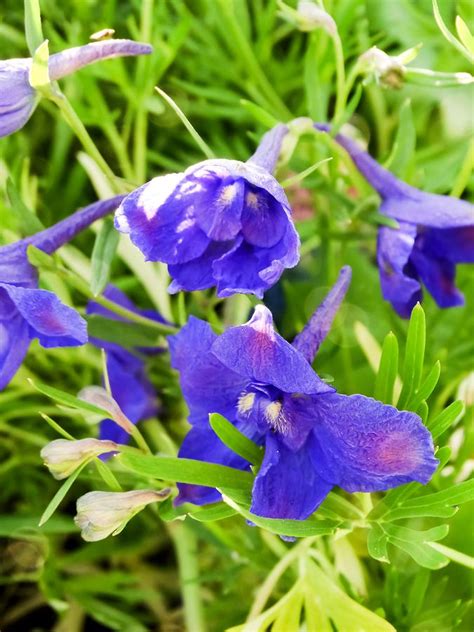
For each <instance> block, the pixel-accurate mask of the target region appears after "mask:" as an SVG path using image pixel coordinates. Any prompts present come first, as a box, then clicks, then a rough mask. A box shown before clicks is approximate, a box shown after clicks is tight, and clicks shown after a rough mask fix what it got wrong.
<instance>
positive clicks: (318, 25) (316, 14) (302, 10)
mask: <svg viewBox="0 0 474 632" xmlns="http://www.w3.org/2000/svg"><path fill="white" fill-rule="evenodd" d="M296 11H297V13H298V26H299V29H300V31H307V32H309V31H314V30H316V29H323V30H325V31H326V32H327V33H329V35H331V36H333V35H336V33H337V25H336V22H335V21H334V19H333V18H332V17H331V16H330V15H329V13H327V12H326V11H325V10H324V9H322V8H321V7H320V6H318V5H317V4H315V3H314V2H311V0H300V1H299V2H298V8H297V10H296Z"/></svg>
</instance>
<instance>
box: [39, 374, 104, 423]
mask: <svg viewBox="0 0 474 632" xmlns="http://www.w3.org/2000/svg"><path fill="white" fill-rule="evenodd" d="M28 382H29V383H30V384H31V385H32V386H33V387H34V388H35V389H36V390H37V391H39V392H40V393H43V395H46V396H47V397H50V398H51V399H54V401H55V402H57V403H58V404H63V406H68V407H70V408H75V409H77V410H83V411H85V412H88V413H94V414H96V415H101V416H102V417H105V418H107V417H110V414H109V413H108V412H107V411H105V410H102V409H101V408H98V407H97V406H93V405H92V404H89V403H88V402H85V401H83V400H82V399H79V398H78V397H74V395H70V394H69V393H66V392H65V391H61V390H59V389H58V388H53V387H52V386H47V385H46V384H42V383H41V382H34V381H33V380H32V379H28Z"/></svg>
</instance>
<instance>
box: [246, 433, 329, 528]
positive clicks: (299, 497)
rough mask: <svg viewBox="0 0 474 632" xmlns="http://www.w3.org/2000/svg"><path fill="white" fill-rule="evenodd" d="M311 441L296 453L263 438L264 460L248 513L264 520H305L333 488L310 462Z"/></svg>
mask: <svg viewBox="0 0 474 632" xmlns="http://www.w3.org/2000/svg"><path fill="white" fill-rule="evenodd" d="M311 444H312V439H311V437H310V438H309V440H308V443H307V444H306V445H305V446H304V447H303V448H302V449H301V450H299V451H298V452H293V451H292V450H289V449H288V448H287V447H286V446H285V445H284V444H283V443H282V442H281V441H280V440H279V439H278V438H277V437H275V436H274V435H272V434H268V435H267V440H266V445H265V457H264V459H263V463H262V467H261V468H260V471H259V473H258V474H257V477H256V479H255V483H254V486H253V493H252V506H251V507H250V511H251V512H252V513H253V514H255V515H257V516H263V517H265V518H281V519H290V520H305V519H306V518H308V516H310V515H311V514H312V513H313V512H314V511H315V510H316V509H317V508H318V507H319V505H320V504H321V503H322V502H323V500H324V499H325V498H326V496H327V495H328V494H329V492H330V491H331V489H332V487H333V485H331V484H330V483H327V482H326V481H324V480H323V479H322V478H321V477H320V476H319V475H318V473H317V471H316V469H315V468H314V465H313V463H312V459H311V451H312V445H311Z"/></svg>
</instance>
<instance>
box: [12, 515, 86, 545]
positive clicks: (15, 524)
mask: <svg viewBox="0 0 474 632" xmlns="http://www.w3.org/2000/svg"><path fill="white" fill-rule="evenodd" d="M38 520H39V519H38V516H36V515H35V516H31V515H28V516H21V515H20V516H11V515H8V516H6V515H0V537H2V538H19V539H20V538H22V539H25V540H27V539H28V538H29V537H32V538H35V537H37V536H38V534H40V533H44V534H51V535H55V534H65V533H75V532H77V527H76V525H75V524H74V523H73V521H72V520H71V518H70V517H66V516H53V517H52V518H51V519H50V520H49V522H48V524H46V525H44V526H42V527H41V530H40V529H39V527H38Z"/></svg>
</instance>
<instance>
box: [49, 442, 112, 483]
mask: <svg viewBox="0 0 474 632" xmlns="http://www.w3.org/2000/svg"><path fill="white" fill-rule="evenodd" d="M117 449H118V445H117V444H116V443H115V441H101V440H99V439H92V438H90V439H80V440H79V441H68V440H67V439H56V441H51V443H48V445H46V446H45V447H44V448H43V449H42V450H41V458H42V459H43V461H44V464H45V465H46V467H47V468H48V469H49V471H50V472H51V474H52V475H53V476H54V478H56V479H58V480H61V479H63V478H67V477H68V476H70V475H71V474H72V473H73V472H74V471H75V470H77V468H78V467H80V466H81V465H82V464H83V463H85V462H86V461H88V460H89V459H92V458H93V457H95V456H100V455H101V454H106V453H107V452H113V451H114V450H117Z"/></svg>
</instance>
